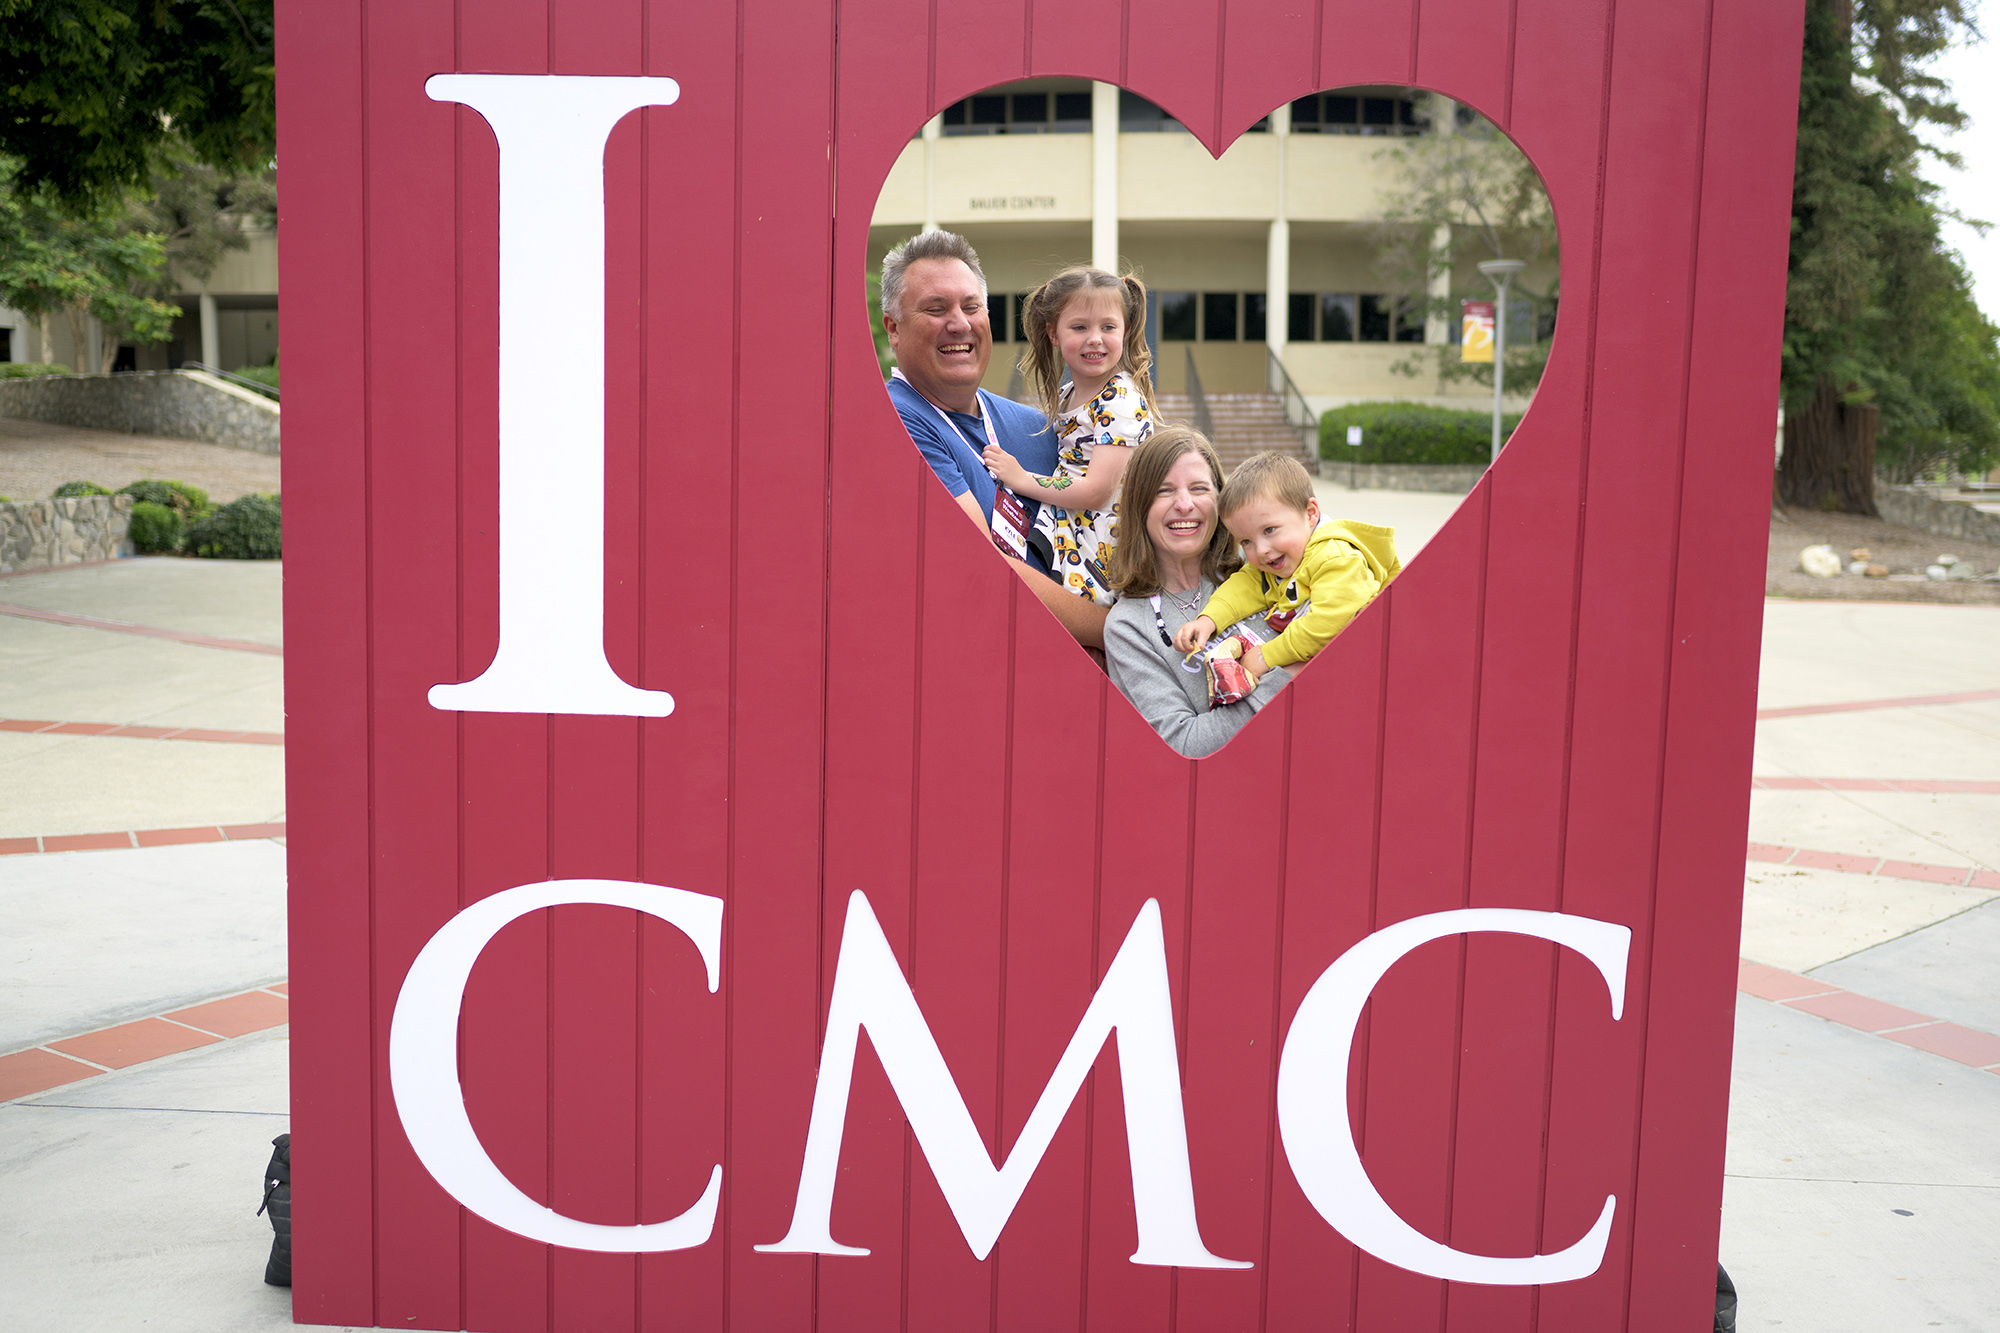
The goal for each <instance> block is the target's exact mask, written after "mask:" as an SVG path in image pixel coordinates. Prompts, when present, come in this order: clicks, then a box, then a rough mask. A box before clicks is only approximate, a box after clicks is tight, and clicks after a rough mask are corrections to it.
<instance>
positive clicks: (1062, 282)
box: [985, 268, 1153, 606]
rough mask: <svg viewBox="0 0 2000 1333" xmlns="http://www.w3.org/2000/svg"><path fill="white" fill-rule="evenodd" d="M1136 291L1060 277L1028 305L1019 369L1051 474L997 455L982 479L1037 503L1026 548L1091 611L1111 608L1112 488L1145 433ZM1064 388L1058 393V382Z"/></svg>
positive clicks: (1099, 280)
mask: <svg viewBox="0 0 2000 1333" xmlns="http://www.w3.org/2000/svg"><path fill="white" fill-rule="evenodd" d="M1145 329H1146V287H1145V284H1143V283H1141V282H1140V281H1139V280H1138V279H1137V278H1135V277H1132V276H1130V275H1127V276H1126V277H1123V278H1118V277H1114V276H1113V275H1111V274H1109V273H1106V272H1105V271H1104V270H1103V269H1097V268H1070V269H1064V270H1063V271H1062V272H1061V273H1058V274H1057V275H1056V276H1055V277H1053V278H1051V279H1049V280H1048V281H1047V282H1045V283H1043V284H1042V285H1041V287H1040V288H1038V289H1037V290H1036V291H1035V292H1034V293H1033V294H1032V295H1031V296H1029V297H1028V300H1027V305H1026V308H1025V309H1024V310H1023V311H1022V313H1021V330H1022V334H1023V336H1024V337H1025V339H1026V341H1027V344H1028V350H1027V352H1026V354H1025V355H1024V356H1023V357H1022V369H1024V370H1026V371H1027V372H1028V373H1029V375H1030V376H1031V377H1032V378H1033V380H1034V383H1035V391H1036V394H1037V396H1038V397H1040V399H1041V401H1042V410H1043V411H1044V412H1046V413H1047V414H1048V417H1049V424H1050V426H1051V427H1052V428H1053V429H1054V430H1055V432H1056V439H1057V455H1058V458H1059V460H1060V461H1059V462H1058V464H1057V467H1056V471H1055V474H1054V475H1053V476H1048V477H1038V476H1035V475H1034V474H1033V473H1031V472H1029V471H1028V470H1027V469H1025V468H1023V467H1022V466H1021V465H1020V463H1019V462H1017V461H1016V460H1015V458H1014V456H1013V455H1012V454H1010V453H1008V452H1007V451H1006V450H1005V449H1002V448H1000V447H999V446H997V445H988V446H987V448H986V451H985V462H986V466H987V469H988V470H989V471H991V472H992V473H993V475H994V477H995V478H997V479H998V480H999V482H1000V484H1001V485H1002V486H1005V487H1007V488H1008V489H1009V490H1011V491H1014V492H1015V493H1016V494H1019V495H1022V496H1025V497H1026V498H1028V499H1031V500H1039V501H1041V504H1042V508H1041V512H1040V513H1039V514H1037V515H1036V516H1035V527H1034V531H1033V532H1032V533H1031V534H1030V535H1029V538H1028V539H1029V541H1031V542H1033V543H1034V544H1035V545H1036V546H1038V547H1039V548H1040V549H1041V551H1042V554H1043V555H1044V556H1045V557H1046V558H1047V559H1048V562H1049V568H1050V569H1051V570H1053V571H1054V572H1055V575H1056V577H1057V578H1059V579H1061V580H1062V582H1063V586H1064V587H1066V588H1068V589H1069V590H1070V591H1071V592H1073V593H1075V594H1076V595H1077V596H1079V597H1089V598H1092V599H1094V600H1095V601H1097V602H1098V603H1099V604H1100V605H1103V606H1110V605H1111V604H1112V603H1113V602H1116V601H1117V600H1118V594H1117V593H1116V592H1114V591H1112V588H1111V579H1110V576H1109V575H1108V574H1107V573H1106V567H1107V565H1108V562H1109V561H1110V558H1111V552H1112V550H1113V548H1114V547H1116V546H1117V544H1118V480H1119V478H1120V477H1121V476H1123V475H1124V472H1125V460H1126V458H1127V457H1129V456H1130V454H1131V452H1132V447H1133V446H1134V445H1137V444H1139V443H1141V442H1142V441H1144V440H1145V439H1146V437H1147V436H1149V435H1151V434H1152V433H1153V380H1152V373H1151V368H1152V363H1153V356H1152V353H1151V352H1149V351H1148V350H1147V349H1146V333H1145ZM1065 370H1067V371H1068V373H1069V383H1068V384H1064V383H1063V372H1064V371H1065Z"/></svg>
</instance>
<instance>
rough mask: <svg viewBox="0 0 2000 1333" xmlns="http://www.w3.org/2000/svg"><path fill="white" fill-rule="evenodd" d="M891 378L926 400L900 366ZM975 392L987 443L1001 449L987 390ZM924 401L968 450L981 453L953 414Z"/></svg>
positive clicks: (891, 373)
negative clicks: (994, 431) (994, 430)
mask: <svg viewBox="0 0 2000 1333" xmlns="http://www.w3.org/2000/svg"><path fill="white" fill-rule="evenodd" d="M889 378H890V379H896V380H902V381H903V383H905V384H909V385H910V392H911V393H914V394H916V395H917V397H919V398H924V395H923V392H922V391H921V390H920V389H918V388H917V386H916V385H914V384H910V381H909V380H908V379H906V378H905V377H904V375H903V371H902V368H901V367H900V366H898V367H896V368H895V369H893V370H891V371H890V372H889ZM973 392H974V393H975V394H977V395H978V398H979V424H980V425H982V426H984V427H985V428H986V442H987V443H988V444H990V445H992V446H993V447H994V448H995V449H998V448H999V447H1000V437H999V436H997V435H995V434H994V433H993V410H992V408H990V407H989V406H987V403H986V390H984V389H975V390H974V391H973ZM924 401H925V402H926V403H930V408H931V411H933V412H935V413H937V414H938V417H939V418H940V419H941V420H943V422H944V424H945V425H947V426H949V427H951V429H952V432H953V433H954V434H955V435H957V436H958V438H959V439H961V440H965V447H966V448H968V449H970V450H972V452H973V453H975V454H976V453H978V452H979V446H978V445H976V444H974V443H973V442H972V441H971V440H968V439H966V437H965V431H964V429H963V428H962V427H960V426H959V424H958V423H957V422H956V421H954V420H952V416H951V413H949V412H947V411H945V410H944V409H943V408H942V407H939V406H938V405H937V404H936V403H931V400H930V399H928V398H924ZM992 471H993V470H992V469H991V468H988V469H987V474H988V475H989V476H990V475H991V474H992Z"/></svg>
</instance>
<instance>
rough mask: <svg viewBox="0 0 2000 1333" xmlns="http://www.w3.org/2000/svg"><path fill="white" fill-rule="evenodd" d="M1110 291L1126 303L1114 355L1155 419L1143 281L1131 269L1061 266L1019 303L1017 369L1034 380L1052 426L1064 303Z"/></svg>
mask: <svg viewBox="0 0 2000 1333" xmlns="http://www.w3.org/2000/svg"><path fill="white" fill-rule="evenodd" d="M1112 290H1116V291H1117V292H1118V293H1119V296H1120V300H1121V301H1122V303H1123V304H1124V307H1125V336H1124V348H1123V350H1122V351H1121V352H1120V353H1119V355H1118V369H1120V370H1122V371H1124V372H1125V373H1126V374H1128V375H1130V376H1131V377H1132V383H1133V384H1134V385H1136V386H1137V387H1138V390H1139V396H1140V397H1141V398H1143V399H1145V400H1146V410H1147V411H1148V412H1150V413H1152V415H1153V417H1154V418H1155V419H1156V420H1157V419H1158V417H1159V410H1158V409H1157V408H1156V407H1155V406H1154V405H1153V353H1152V349H1151V348H1149V347H1147V346H1146V284H1145V283H1143V282H1141V281H1139V279H1138V278H1137V277H1135V276H1134V275H1132V274H1130V273H1127V274H1126V275H1125V276H1124V277H1122V278H1121V277H1117V276H1115V275H1113V274H1110V273H1106V272H1105V271H1104V270H1103V269H1101V268H1087V267H1083V266H1078V267H1076V268H1066V269H1064V270H1063V271H1062V272H1060V273H1058V274H1056V275H1055V276H1054V277H1053V278H1050V279H1049V280H1048V281H1047V282H1045V283H1043V284H1042V285H1041V286H1039V287H1037V288H1035V290H1034V291H1032V292H1030V293H1028V299H1027V301H1026V303H1025V304H1023V306H1022V307H1021V336H1022V338H1024V339H1026V341H1027V350H1026V351H1024V352H1023V353H1022V354H1021V369H1022V371H1023V372H1024V373H1026V375H1027V376H1028V378H1029V379H1030V380H1031V381H1033V383H1034V386H1035V396H1036V397H1037V398H1039V399H1041V403H1042V412H1043V414H1044V415H1045V416H1047V417H1048V419H1049V425H1050V426H1051V428H1053V426H1054V425H1055V419H1056V414H1057V413H1058V412H1060V411H1061V410H1062V382H1063V371H1064V366H1063V362H1062V354H1061V353H1060V352H1058V351H1057V350H1056V340H1055V331H1056V325H1057V324H1058V323H1059V322H1060V321H1061V320H1062V312H1063V307H1065V306H1067V305H1068V304H1069V303H1070V302H1071V301H1072V300H1073V299H1075V298H1076V297H1077V296H1079V295H1081V294H1082V293H1084V292H1086V291H1112ZM1071 406H1075V404H1071Z"/></svg>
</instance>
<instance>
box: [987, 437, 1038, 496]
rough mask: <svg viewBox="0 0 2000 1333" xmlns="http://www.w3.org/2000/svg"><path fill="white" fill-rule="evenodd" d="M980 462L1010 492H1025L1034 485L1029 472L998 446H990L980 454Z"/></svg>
mask: <svg viewBox="0 0 2000 1333" xmlns="http://www.w3.org/2000/svg"><path fill="white" fill-rule="evenodd" d="M979 461H980V462H982V463H984V464H986V470H987V471H988V472H991V473H992V474H993V479H994V480H995V481H998V482H999V483H1000V484H1001V485H1002V486H1005V487H1006V488H1007V489H1008V490H1010V491H1024V490H1027V489H1028V488H1030V487H1031V486H1033V485H1034V483H1033V482H1032V481H1030V480H1029V478H1028V470H1027V469H1026V468H1024V467H1022V466H1021V464H1020V462H1019V461H1018V460H1017V459H1016V458H1015V457H1014V455H1012V454H1010V453H1008V452H1007V451H1006V450H1005V449H1002V448H1001V447H1000V446H999V445H997V444H989V445H987V446H986V448H985V449H984V450H983V451H982V452H981V453H980V455H979Z"/></svg>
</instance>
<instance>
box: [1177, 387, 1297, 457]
mask: <svg viewBox="0 0 2000 1333" xmlns="http://www.w3.org/2000/svg"><path fill="white" fill-rule="evenodd" d="M1156 397H1157V399H1158V401H1159V406H1160V416H1161V418H1162V419H1163V420H1166V421H1174V422H1186V423H1188V424H1189V425H1192V424H1194V405H1193V401H1192V400H1191V399H1190V398H1189V397H1188V395H1186V394H1184V393H1163V394H1158V395H1156ZM1208 415H1209V418H1210V419H1211V420H1212V421H1213V422H1214V423H1215V440H1214V444H1215V451H1216V452H1217V453H1219V454H1221V455H1222V465H1223V466H1224V467H1225V468H1230V469H1233V468H1235V466H1236V465H1237V464H1238V463H1241V462H1242V461H1243V460H1244V459H1246V458H1248V457H1249V456H1250V455H1252V454H1256V453H1262V452H1263V451H1264V450H1266V449H1277V450H1280V451H1282V452H1285V453H1288V454H1291V455H1293V456H1294V457H1296V458H1297V459H1298V460H1299V461H1300V462H1302V463H1304V464H1305V465H1306V467H1307V468H1309V469H1311V470H1313V471H1318V462H1317V454H1318V448H1317V444H1316V443H1315V447H1314V448H1312V449H1310V450H1308V449H1307V448H1306V445H1305V443H1304V441H1303V440H1302V439H1301V434H1300V431H1299V428H1298V427H1296V426H1294V425H1293V424H1292V423H1291V422H1290V421H1287V420H1286V419H1285V409H1284V404H1283V402H1282V401H1281V400H1280V399H1279V397H1278V395H1277V394H1274V393H1212V394H1209V395H1208Z"/></svg>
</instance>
